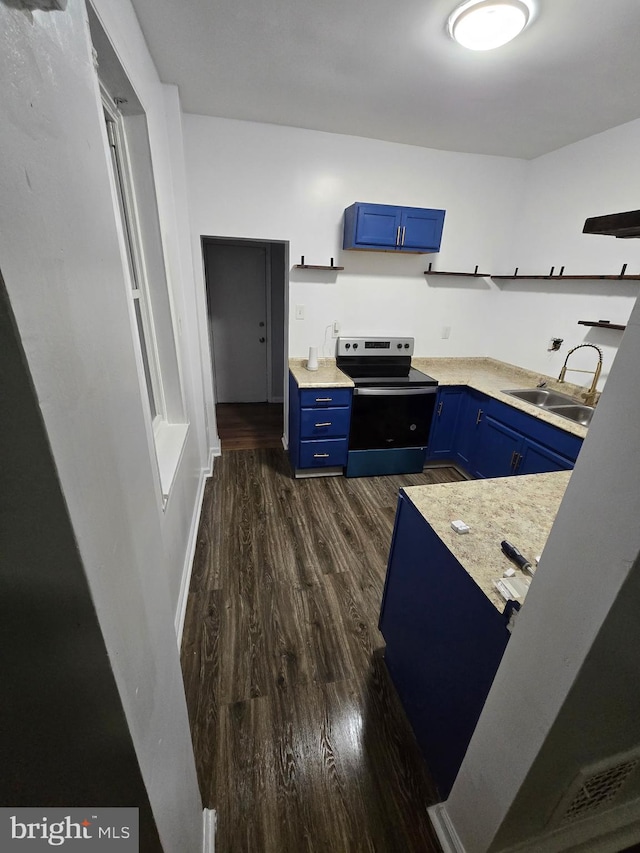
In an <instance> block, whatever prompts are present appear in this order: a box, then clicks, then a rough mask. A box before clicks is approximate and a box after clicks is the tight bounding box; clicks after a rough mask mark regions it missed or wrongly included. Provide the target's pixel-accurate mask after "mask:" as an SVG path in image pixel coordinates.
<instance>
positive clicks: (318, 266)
mask: <svg viewBox="0 0 640 853" xmlns="http://www.w3.org/2000/svg"><path fill="white" fill-rule="evenodd" d="M293 268H294V270H334V271H335V272H338V270H343V269H344V267H336V266H334V263H333V258H331V263H330V264H329V265H328V266H327V265H326V264H305V262H304V255H302V256H301V257H300V263H299V264H294V266H293Z"/></svg>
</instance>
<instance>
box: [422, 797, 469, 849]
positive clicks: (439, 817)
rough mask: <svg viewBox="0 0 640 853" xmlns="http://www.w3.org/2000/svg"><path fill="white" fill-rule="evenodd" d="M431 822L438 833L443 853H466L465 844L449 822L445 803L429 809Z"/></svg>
mask: <svg viewBox="0 0 640 853" xmlns="http://www.w3.org/2000/svg"><path fill="white" fill-rule="evenodd" d="M427 812H428V813H429V820H430V821H431V825H432V826H433V828H434V829H435V831H436V835H437V836H438V841H439V842H440V846H441V847H442V851H443V853H466V851H465V847H464V845H463V843H462V842H461V841H460V839H459V838H458V834H457V832H456V831H455V829H454V828H453V824H452V823H451V821H450V820H449V815H448V814H447V812H446V810H445V808H444V803H437V804H436V805H435V806H430V807H429V808H428V809H427Z"/></svg>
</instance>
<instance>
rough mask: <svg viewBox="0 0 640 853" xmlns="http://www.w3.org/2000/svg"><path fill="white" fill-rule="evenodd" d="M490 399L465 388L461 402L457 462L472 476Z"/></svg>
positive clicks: (456, 440)
mask: <svg viewBox="0 0 640 853" xmlns="http://www.w3.org/2000/svg"><path fill="white" fill-rule="evenodd" d="M487 403H488V398H487V397H486V396H485V395H484V394H481V393H480V392H479V391H474V390H472V389H471V388H465V392H464V395H463V397H462V400H461V401H460V416H459V418H458V430H457V432H456V438H455V450H456V456H455V458H456V460H457V461H458V462H459V463H460V464H461V465H462V467H463V468H464V469H465V470H466V471H468V472H469V473H470V474H471V473H473V472H474V470H475V457H476V450H477V447H478V433H479V430H480V423H481V422H482V418H483V416H484V415H485V413H486V409H487Z"/></svg>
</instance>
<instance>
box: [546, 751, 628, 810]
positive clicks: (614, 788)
mask: <svg viewBox="0 0 640 853" xmlns="http://www.w3.org/2000/svg"><path fill="white" fill-rule="evenodd" d="M639 764H640V752H639V751H638V750H637V749H636V750H634V751H633V752H628V753H625V754H624V755H618V756H615V757H614V758H608V759H606V760H605V761H601V762H599V763H598V764H593V765H591V766H590V767H585V768H583V769H582V770H581V771H580V772H579V773H578V775H577V776H576V778H575V779H574V781H573V783H572V784H571V785H570V787H569V790H568V791H567V793H566V794H565V796H564V797H563V798H562V801H561V802H560V805H559V806H558V808H557V809H556V810H555V812H554V814H553V817H552V819H551V823H553V824H555V825H556V826H566V825H567V824H569V823H574V821H577V820H580V819H581V818H583V817H589V816H590V815H591V814H593V813H594V812H597V811H600V809H604V808H607V807H610V806H611V805H613V804H614V801H615V800H616V799H617V797H618V795H619V794H620V792H621V791H622V789H623V788H624V785H625V783H626V782H627V780H628V779H629V778H630V776H631V775H632V774H633V773H634V771H635V770H636V768H637V767H638V765H639Z"/></svg>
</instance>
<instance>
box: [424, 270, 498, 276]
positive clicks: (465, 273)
mask: <svg viewBox="0 0 640 853" xmlns="http://www.w3.org/2000/svg"><path fill="white" fill-rule="evenodd" d="M424 274H425V275H463V276H466V277H467V278H490V276H491V273H488V272H444V271H443V270H425V272H424Z"/></svg>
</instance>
